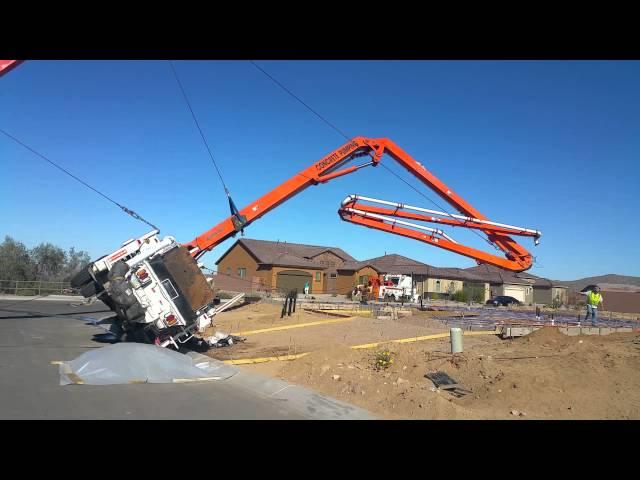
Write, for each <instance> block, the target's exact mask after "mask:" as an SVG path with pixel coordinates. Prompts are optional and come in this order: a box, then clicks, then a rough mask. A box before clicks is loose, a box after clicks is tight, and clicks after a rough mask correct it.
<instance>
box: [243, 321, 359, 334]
mask: <svg viewBox="0 0 640 480" xmlns="http://www.w3.org/2000/svg"><path fill="white" fill-rule="evenodd" d="M356 318H357V317H348V318H336V319H333V320H318V321H317V322H307V323H296V324H295V325H283V326H280V327H271V328H261V329H259V330H247V331H246V332H237V333H232V334H231V335H255V334H256V333H265V332H275V331H278V330H290V329H292V328H302V327H312V326H314V325H328V324H330V323H340V322H349V321H351V320H356Z"/></svg>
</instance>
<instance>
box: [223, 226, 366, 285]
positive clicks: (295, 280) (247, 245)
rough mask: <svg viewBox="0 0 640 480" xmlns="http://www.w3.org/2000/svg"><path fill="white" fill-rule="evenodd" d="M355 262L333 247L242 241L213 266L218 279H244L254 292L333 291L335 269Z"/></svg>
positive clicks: (266, 241)
mask: <svg viewBox="0 0 640 480" xmlns="http://www.w3.org/2000/svg"><path fill="white" fill-rule="evenodd" d="M354 260H355V259H354V258H353V257H352V256H351V255H349V254H348V253H347V252H345V251H344V250H342V249H341V248H337V247H325V246H319V245H305V244H300V243H288V242H273V241H268V240H255V239H248V238H242V239H240V240H238V241H236V242H235V243H234V244H233V245H232V246H231V247H230V248H229V249H228V250H227V251H226V252H225V253H224V254H222V256H221V257H220V258H219V259H218V261H217V262H216V265H217V266H218V275H225V276H227V277H238V278H240V279H246V282H249V283H251V285H254V286H255V288H254V289H255V290H273V289H278V290H281V291H289V290H293V289H297V290H298V292H302V291H303V289H304V286H305V284H306V283H307V282H308V283H309V287H310V288H309V293H332V292H335V291H336V282H337V278H338V274H337V268H338V267H339V266H341V265H342V264H343V263H345V262H349V261H354Z"/></svg>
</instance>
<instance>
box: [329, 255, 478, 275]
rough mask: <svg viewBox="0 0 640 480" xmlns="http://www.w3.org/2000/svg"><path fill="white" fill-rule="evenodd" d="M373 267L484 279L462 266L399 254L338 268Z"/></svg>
mask: <svg viewBox="0 0 640 480" xmlns="http://www.w3.org/2000/svg"><path fill="white" fill-rule="evenodd" d="M367 266H369V267H372V268H374V269H375V270H377V271H378V272H380V273H392V274H393V273H397V274H404V275H411V274H414V275H424V276H428V277H434V278H448V279H452V280H467V281H484V280H483V279H482V278H480V277H478V276H476V275H474V274H472V273H470V272H467V271H465V270H463V269H461V268H440V267H434V266H432V265H428V264H426V263H422V262H419V261H418V260H414V259H412V258H408V257H405V256H402V255H398V254H395V253H393V254H389V255H383V256H382V257H375V258H370V259H368V260H363V261H361V262H345V263H344V264H342V265H341V266H339V267H338V270H341V271H344V270H347V271H355V270H360V269H361V268H364V267H367Z"/></svg>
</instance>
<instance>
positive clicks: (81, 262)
mask: <svg viewBox="0 0 640 480" xmlns="http://www.w3.org/2000/svg"><path fill="white" fill-rule="evenodd" d="M89 262H91V257H90V256H89V254H88V253H87V252H85V251H84V250H80V251H77V252H76V249H75V248H74V247H71V248H70V249H69V251H68V252H67V261H66V263H65V265H64V269H63V276H62V280H63V281H65V282H66V281H69V280H71V277H73V276H74V275H75V274H76V273H78V272H79V271H80V270H82V269H83V268H84V267H86V266H87V265H88V264H89Z"/></svg>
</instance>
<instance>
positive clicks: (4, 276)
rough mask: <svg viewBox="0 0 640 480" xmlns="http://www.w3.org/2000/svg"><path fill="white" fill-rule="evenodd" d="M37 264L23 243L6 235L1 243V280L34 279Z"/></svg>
mask: <svg viewBox="0 0 640 480" xmlns="http://www.w3.org/2000/svg"><path fill="white" fill-rule="evenodd" d="M34 278H35V265H34V264H33V261H32V259H31V257H30V255H29V251H28V250H27V247H25V246H24V244H23V243H21V242H17V241H15V240H14V239H13V238H11V237H10V236H8V235H7V236H5V238H4V242H2V244H0V280H33V279H34Z"/></svg>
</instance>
